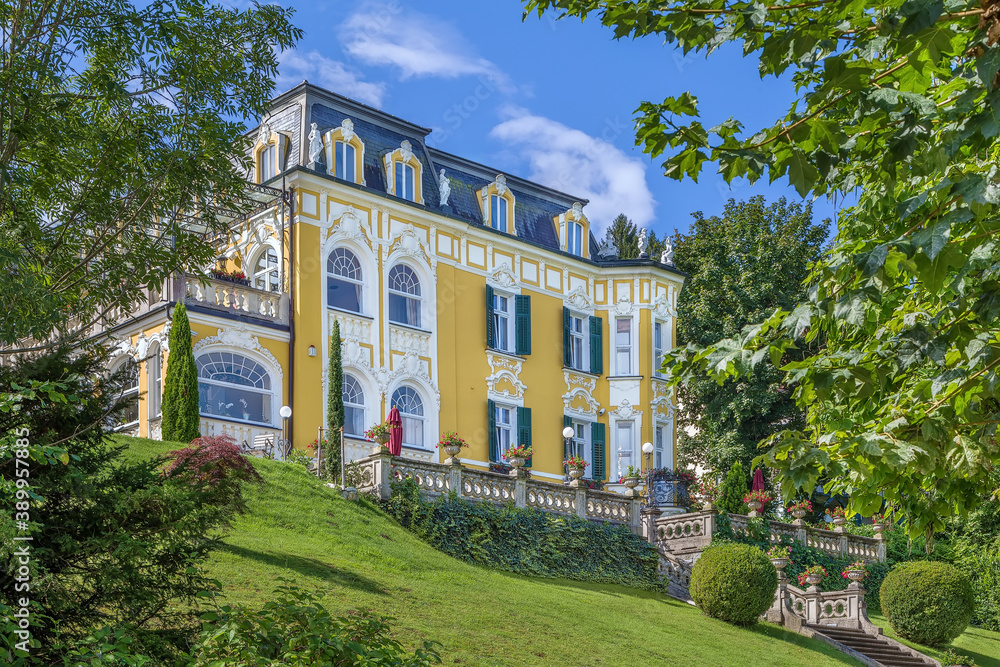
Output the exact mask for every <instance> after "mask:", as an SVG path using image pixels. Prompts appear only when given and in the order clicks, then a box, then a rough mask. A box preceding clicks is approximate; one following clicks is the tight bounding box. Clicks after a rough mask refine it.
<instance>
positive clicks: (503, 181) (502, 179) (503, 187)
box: [494, 174, 507, 195]
mask: <svg viewBox="0 0 1000 667" xmlns="http://www.w3.org/2000/svg"><path fill="white" fill-rule="evenodd" d="M494 183H495V184H496V186H497V194H498V195H505V194H507V177H506V176H504V175H503V174H497V178H496V180H495V181H494Z"/></svg>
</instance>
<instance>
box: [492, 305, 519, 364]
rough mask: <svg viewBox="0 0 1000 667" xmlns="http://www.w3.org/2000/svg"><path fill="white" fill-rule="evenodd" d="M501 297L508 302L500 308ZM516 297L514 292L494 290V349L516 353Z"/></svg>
mask: <svg viewBox="0 0 1000 667" xmlns="http://www.w3.org/2000/svg"><path fill="white" fill-rule="evenodd" d="M500 299H503V300H504V301H505V303H506V308H500V307H498V306H499V303H500ZM515 300H516V299H515V298H514V295H513V294H508V293H506V292H498V291H496V290H494V291H493V304H492V311H493V315H492V317H493V349H495V350H500V351H501V352H506V353H508V354H514V349H515V345H514V336H515V331H514V320H515V314H514V301H515ZM501 343H503V344H501Z"/></svg>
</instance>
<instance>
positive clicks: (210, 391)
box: [198, 382, 271, 424]
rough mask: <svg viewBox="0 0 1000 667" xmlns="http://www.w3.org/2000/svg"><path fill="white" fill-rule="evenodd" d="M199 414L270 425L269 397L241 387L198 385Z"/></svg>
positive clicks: (204, 383)
mask: <svg viewBox="0 0 1000 667" xmlns="http://www.w3.org/2000/svg"><path fill="white" fill-rule="evenodd" d="M198 400H199V406H200V410H201V414H203V415H207V416H211V417H223V418H225V419H234V420H236V421H249V422H257V423H261V424H270V423H271V395H270V394H263V393H259V392H255V391H250V390H248V389H245V388H243V387H235V386H231V385H230V386H226V385H218V384H210V383H208V382H199V383H198Z"/></svg>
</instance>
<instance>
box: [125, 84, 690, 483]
mask: <svg viewBox="0 0 1000 667" xmlns="http://www.w3.org/2000/svg"><path fill="white" fill-rule="evenodd" d="M429 133H430V130H428V129H426V128H423V127H420V126H418V125H415V124H412V123H409V122H407V121H404V120H401V119H399V118H396V117H394V116H391V115H389V114H386V113H383V112H381V111H379V110H377V109H373V108H370V107H368V106H365V105H362V104H360V103H358V102H355V101H352V100H349V99H347V98H344V97H342V96H339V95H336V94H334V93H331V92H329V91H326V90H323V89H320V88H317V87H315V86H312V85H310V84H307V83H303V84H302V85H300V86H297V87H296V88H294V89H292V90H290V91H288V92H286V93H284V94H282V95H280V96H279V97H277V98H276V99H275V100H274V101H273V105H272V107H271V112H270V113H269V115H267V116H266V117H265V118H264V119H263V120H262V122H261V125H260V127H259V128H257V129H256V130H254V131H253V132H251V133H249V134H248V135H247V136H248V143H250V144H252V149H251V150H252V151H253V153H252V157H253V163H254V168H253V173H251V174H248V180H249V181H250V185H248V187H249V188H250V189H251V190H252V191H253V192H254V195H255V197H257V198H258V199H259V201H260V202H261V207H260V209H259V210H258V211H257V212H256V213H255V214H254V215H252V216H250V217H248V218H247V219H245V220H243V221H242V222H240V223H239V224H238V225H236V226H235V227H234V228H233V229H232V230H231V232H230V234H229V239H228V241H227V243H225V244H224V245H225V247H220V254H219V257H218V265H217V266H215V267H206V270H205V271H204V272H203V273H201V274H198V275H195V274H193V273H192V274H188V275H183V276H177V277H176V278H175V279H174V280H172V281H170V282H169V283H168V284H167V285H166V286H165V287H164V289H163V291H162V293H151V294H150V298H149V302H148V304H146V305H145V306H144V307H143V308H141V309H139V311H137V312H135V313H133V314H132V316H131V317H130V318H129V319H128V320H126V321H123V322H121V323H120V324H118V325H117V326H116V327H114V328H112V329H111V330H110V332H109V333H110V335H111V337H112V345H114V348H115V354H116V357H115V362H114V363H116V364H129V365H131V367H132V368H134V370H135V372H134V373H133V374H132V377H133V378H134V381H133V383H132V386H131V389H130V391H131V392H132V393H134V395H135V396H136V401H135V403H134V406H135V407H134V409H133V410H132V411H131V412H130V414H129V415H128V417H127V418H126V422H125V423H123V424H121V425H120V428H121V429H123V430H125V431H129V432H132V433H135V434H137V435H141V436H145V437H152V438H158V437H159V436H160V426H159V420H160V407H161V396H162V382H163V376H164V371H165V369H166V364H167V363H169V350H168V349H167V348H168V345H167V335H168V331H169V327H170V326H171V317H172V313H173V308H174V306H175V305H176V304H177V303H179V302H184V303H185V304H186V306H187V309H188V315H189V318H190V322H191V333H192V343H193V345H194V352H195V358H196V361H197V365H198V369H199V384H200V399H201V413H202V425H201V430H202V433H203V434H206V435H213V434H220V433H229V434H231V435H233V436H234V437H235V438H236V440H237V441H238V442H247V443H252V442H253V440H254V437H255V436H259V435H261V434H273V435H275V436H276V437H278V436H280V433H281V429H282V425H283V424H282V417H281V408H282V406H287V407H289V408H290V409H291V417H290V419H289V420H288V423H287V426H288V437H289V438H290V440H291V441H292V443H293V444H294V446H295V447H298V448H305V447H306V446H308V445H310V444H311V443H312V442H313V441H314V440H316V438H317V436H318V433H319V429H320V427H323V426H324V425H325V423H326V415H325V410H326V396H327V392H328V391H330V389H331V388H330V387H329V386H328V383H327V379H326V369H327V359H328V355H329V353H330V350H329V344H330V334H331V328H332V325H333V322H334V321H339V322H340V329H341V333H342V338H343V348H342V356H343V367H344V384H343V387H342V388H341V387H337V388H334V390H336V391H342V392H343V397H344V403H345V407H346V424H345V429H344V430H345V447H346V452H347V457H348V459H349V460H350V459H356V458H360V457H363V456H366V455H367V454H368V453H369V451H370V443H367V442H365V440H364V436H363V432H364V430H365V429H366V428H367V427H369V426H371V425H372V424H374V423H376V422H379V421H382V420H383V419H384V418H385V417H386V415H387V413H388V411H389V410H390V408H391V407H392V406H396V407H398V408H399V411H400V413H401V414H402V420H403V436H404V437H403V441H404V444H403V456H404V457H409V458H413V459H418V460H424V461H430V460H433V461H438V460H443V458H444V454H443V453H439V451H438V450H437V449H436V448H435V445H436V443H437V441H438V438H439V435H440V434H441V433H442V432H444V431H450V430H454V431H457V432H458V433H459V434H460V435H461V436H463V437H464V438H465V439H466V440H467V441H468V442H469V444H470V447H469V448H468V449H466V450H464V451H463V452H462V454H461V456H462V459H463V462H464V463H465V464H466V465H468V466H471V467H473V468H475V467H480V468H487V467H488V466H489V465H490V463H491V462H493V463H495V462H500V461H501V460H502V458H503V455H504V452H505V450H506V449H507V448H509V447H510V446H513V445H516V444H530V445H532V447H533V450H534V456H533V460H532V473H533V476H534V478H535V479H537V480H540V481H551V482H554V483H561V482H562V481H563V480H564V479H565V476H564V469H563V463H562V462H563V459H564V458H565V456H566V455H567V454H574V455H577V456H582V457H584V458H586V459H587V461H589V462H590V464H591V465H590V466H589V467H588V468H587V473H586V476H587V477H588V478H593V479H595V480H604V481H615V480H617V479H618V477H620V476H621V475H622V474H623V472H624V471H625V469H626V468H627V467H628V466H629V465H633V466H636V467H639V466H640V465H644V463H645V461H644V456H643V454H642V449H641V448H642V445H643V443H646V442H649V443H652V444H653V446H654V447H653V453H652V455H651V457H650V458H649V464H650V465H653V466H655V467H671V468H672V467H674V465H675V459H674V456H675V453H674V440H675V423H674V405H673V402H672V392H671V391H670V390H668V388H667V387H666V385H665V383H664V382H663V380H662V379H660V378H659V377H658V373H657V370H658V368H659V360H660V357H661V355H662V353H663V352H664V351H665V350H668V349H670V348H671V347H672V346H673V344H674V336H675V317H676V310H675V309H676V303H677V296H678V293H679V291H680V289H681V285H682V283H683V280H684V274H682V273H680V272H679V271H677V270H675V269H674V268H673V267H672V266H671V265H669V264H667V263H663V262H661V261H657V260H660V259H662V260H664V261H669V259H670V258H669V257H662V258H642V259H636V260H618V259H615V258H614V255H613V252H608V249H606V248H601V247H599V246H598V243H597V241H596V240H595V237H594V235H593V234H592V231H591V225H590V221H589V220H588V219H587V214H586V206H585V204H586V201H584V200H582V199H580V198H577V197H573V196H571V195H569V194H565V193H562V192H557V191H555V190H552V189H549V188H546V187H544V186H541V185H539V184H536V183H532V182H529V181H527V180H524V179H521V178H518V177H517V176H515V175H513V174H505V173H501V172H499V171H498V170H496V169H491V168H489V167H487V166H484V165H481V164H477V163H475V162H471V161H469V160H466V159H464V158H461V157H458V156H455V155H451V154H449V153H445V152H442V151H440V150H436V149H434V148H431V147H430V146H428V145H427V144H426V142H425V139H426V138H427V136H428V134H429ZM283 202H284V204H283ZM612 250H613V249H612ZM227 272H228V273H229V274H230V275H226V273H227ZM240 272H242V274H243V275H244V276H245V277H244V278H243V279H241V278H240V277H239V273H240ZM232 274H235V275H236V278H235V279H234V278H233V277H232ZM567 426H569V427H571V428H572V432H573V437H572V438H567V439H565V440H564V438H563V434H562V433H563V430H564V429H565V428H566V427H567Z"/></svg>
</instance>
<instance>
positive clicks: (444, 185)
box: [438, 169, 451, 208]
mask: <svg viewBox="0 0 1000 667" xmlns="http://www.w3.org/2000/svg"><path fill="white" fill-rule="evenodd" d="M438 181H439V184H438V188H439V189H438V194H439V195H440V198H441V208H444V207H445V206H447V205H448V197H450V196H451V179H449V178H448V177H447V176H445V175H444V169H442V170H441V173H440V175H439V178H438Z"/></svg>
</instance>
